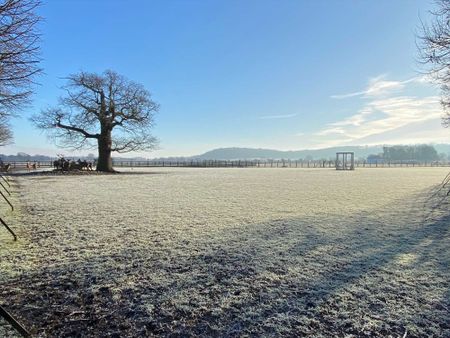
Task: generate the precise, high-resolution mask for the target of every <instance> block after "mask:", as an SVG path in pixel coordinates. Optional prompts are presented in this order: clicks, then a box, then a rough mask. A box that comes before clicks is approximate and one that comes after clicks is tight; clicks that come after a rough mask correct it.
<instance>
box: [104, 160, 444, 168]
mask: <svg viewBox="0 0 450 338" xmlns="http://www.w3.org/2000/svg"><path fill="white" fill-rule="evenodd" d="M113 165H114V167H128V168H135V167H193V168H335V165H336V164H335V161H319V160H313V161H302V160H284V161H283V160H273V161H271V160H253V161H245V160H235V161H212V160H195V161H155V160H148V161H113ZM355 167H357V168H390V167H392V168H396V167H405V168H406V167H450V162H448V161H445V162H444V161H430V162H418V161H391V162H382V161H379V162H367V161H356V162H355Z"/></svg>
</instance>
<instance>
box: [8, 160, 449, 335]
mask: <svg viewBox="0 0 450 338" xmlns="http://www.w3.org/2000/svg"><path fill="white" fill-rule="evenodd" d="M139 171H140V172H142V169H140V170H139ZM146 172H147V173H146V174H139V173H138V172H137V170H136V169H135V170H129V174H127V175H89V176H49V175H47V176H35V177H19V178H17V182H18V183H19V184H20V189H17V190H19V191H20V195H18V196H16V197H15V198H16V199H17V203H20V204H21V205H22V210H21V211H20V212H18V213H17V214H16V216H14V217H15V218H13V222H14V225H15V228H16V229H17V230H18V232H19V235H20V236H21V239H20V241H19V242H18V243H13V242H12V241H11V240H10V239H8V237H7V234H6V233H4V232H3V231H2V232H0V245H1V246H0V262H1V264H0V283H1V284H2V289H1V291H0V297H1V299H2V302H3V303H5V304H12V305H11V306H12V309H13V310H14V312H15V313H17V314H18V315H19V317H20V318H21V319H22V320H23V321H24V323H26V324H27V325H28V326H29V327H32V329H33V332H34V333H35V334H37V335H38V336H64V335H66V336H67V335H71V332H72V333H73V332H78V333H79V334H80V335H82V336H92V337H95V336H98V335H99V333H103V332H108V333H109V334H111V335H114V334H118V335H120V336H137V335H167V334H175V335H195V336H202V335H203V336H241V335H273V336H279V335H314V336H330V335H340V336H393V337H398V336H403V335H404V334H405V332H406V333H407V336H446V335H450V322H449V318H450V314H449V298H450V297H449V289H450V287H449V280H450V278H449V269H448V267H449V258H450V257H449V255H450V251H449V238H448V237H449V235H448V228H449V227H448V224H449V221H448V205H441V206H440V208H435V206H436V202H435V201H436V199H432V200H429V198H430V196H431V192H432V191H433V189H435V187H436V185H437V184H438V183H440V181H441V180H442V178H443V177H444V176H445V175H446V173H447V171H446V169H442V168H408V169H399V168H396V169H358V170H356V171H354V172H336V171H334V170H328V169H311V170H308V169H263V168H257V169H251V168H246V169H237V168H235V169H199V168H196V169H188V168H180V169H175V168H172V169H169V168H167V169H153V170H148V171H146ZM11 217H13V216H11Z"/></svg>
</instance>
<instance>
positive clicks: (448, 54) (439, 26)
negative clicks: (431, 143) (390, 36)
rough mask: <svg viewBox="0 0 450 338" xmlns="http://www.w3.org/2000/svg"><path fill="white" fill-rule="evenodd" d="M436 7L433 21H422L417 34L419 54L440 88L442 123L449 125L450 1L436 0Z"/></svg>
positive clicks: (445, 125) (433, 12)
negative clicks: (428, 22) (442, 112)
mask: <svg viewBox="0 0 450 338" xmlns="http://www.w3.org/2000/svg"><path fill="white" fill-rule="evenodd" d="M435 2H436V5H437V8H436V9H435V10H434V11H432V12H431V14H432V15H433V17H434V21H433V22H432V23H430V24H428V25H427V24H424V23H422V33H421V35H420V36H419V40H420V42H419V55H420V60H421V62H422V63H423V64H424V65H425V66H426V69H427V73H428V75H429V76H430V77H431V78H432V80H434V81H435V82H436V83H437V84H438V85H439V86H440V88H441V94H442V98H441V104H442V107H443V108H444V113H445V115H444V117H443V119H442V124H443V125H444V127H448V126H450V1H449V0H436V1H435Z"/></svg>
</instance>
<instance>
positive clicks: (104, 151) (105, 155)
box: [97, 130, 114, 172]
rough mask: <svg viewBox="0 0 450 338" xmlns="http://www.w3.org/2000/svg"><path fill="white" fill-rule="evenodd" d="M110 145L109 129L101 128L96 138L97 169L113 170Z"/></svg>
mask: <svg viewBox="0 0 450 338" xmlns="http://www.w3.org/2000/svg"><path fill="white" fill-rule="evenodd" d="M111 145H112V141H111V130H106V131H103V130H102V133H101V134H100V137H99V138H98V161H97V171H106V172H114V169H113V166H112V158H111Z"/></svg>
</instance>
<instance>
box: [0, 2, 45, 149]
mask: <svg viewBox="0 0 450 338" xmlns="http://www.w3.org/2000/svg"><path fill="white" fill-rule="evenodd" d="M39 5H40V1H38V0H6V1H2V3H1V4H0V145H4V144H6V143H8V142H9V140H10V139H11V138H12V133H11V131H10V128H9V124H8V118H9V117H10V116H11V115H14V113H17V111H18V110H19V109H20V108H22V107H23V106H24V104H26V103H28V102H29V100H30V96H31V94H32V93H33V90H32V85H33V83H34V82H33V81H34V78H35V75H36V74H38V73H39V72H41V68H39V62H40V58H39V38H40V36H39V33H38V31H37V25H38V23H39V22H40V21H41V18H40V17H39V16H38V15H37V14H36V13H35V11H36V8H37V7H38V6H39Z"/></svg>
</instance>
